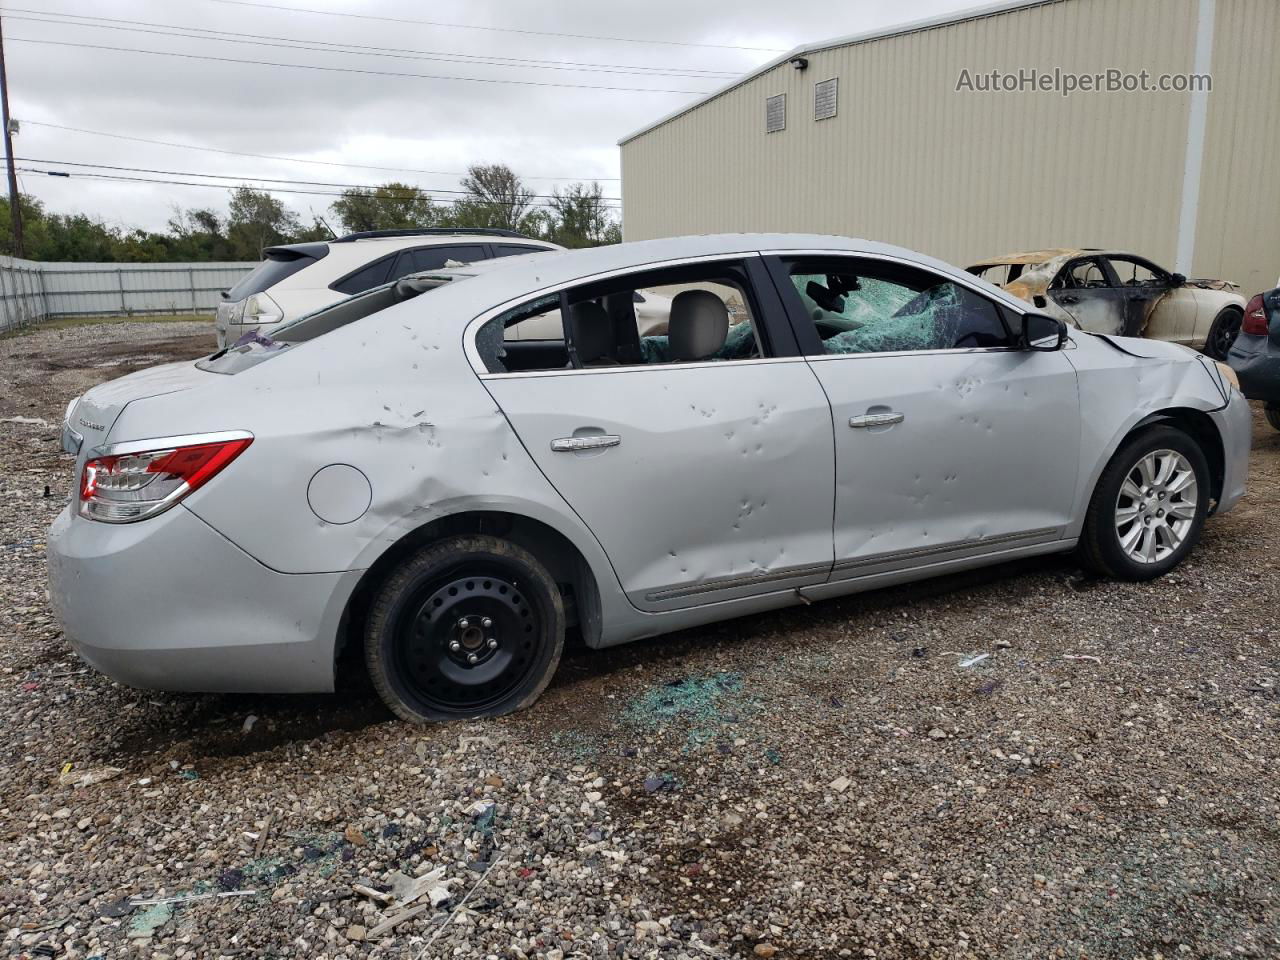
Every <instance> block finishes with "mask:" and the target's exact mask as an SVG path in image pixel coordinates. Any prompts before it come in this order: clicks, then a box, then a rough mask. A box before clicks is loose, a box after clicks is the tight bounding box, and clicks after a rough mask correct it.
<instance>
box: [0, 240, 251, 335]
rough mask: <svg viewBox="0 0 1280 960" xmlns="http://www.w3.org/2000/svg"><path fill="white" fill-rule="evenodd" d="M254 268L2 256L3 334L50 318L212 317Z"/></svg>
mask: <svg viewBox="0 0 1280 960" xmlns="http://www.w3.org/2000/svg"><path fill="white" fill-rule="evenodd" d="M255 266H257V264H254V263H225V262H223V263H38V262H37V261H34V260H18V259H16V258H14V257H0V332H4V331H6V330H16V329H18V328H19V327H25V326H26V325H28V324H31V323H38V322H40V321H41V320H48V319H49V318H51V317H77V316H95V315H102V316H122V315H123V316H132V315H134V314H148V313H212V312H213V310H214V308H215V307H216V306H217V304H218V301H219V299H220V296H219V295H220V294H221V292H222V291H223V290H226V289H227V288H228V287H231V286H234V284H235V283H236V281H237V280H239V279H240V278H241V277H242V276H244V275H245V274H246V273H247V272H248V271H250V270H252V269H253V268H254V267H255Z"/></svg>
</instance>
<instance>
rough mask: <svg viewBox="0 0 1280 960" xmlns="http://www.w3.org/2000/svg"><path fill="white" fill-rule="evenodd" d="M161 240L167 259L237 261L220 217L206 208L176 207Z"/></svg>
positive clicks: (214, 211)
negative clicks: (166, 231) (185, 208)
mask: <svg viewBox="0 0 1280 960" xmlns="http://www.w3.org/2000/svg"><path fill="white" fill-rule="evenodd" d="M163 239H164V241H165V242H166V245H167V247H168V251H169V259H172V260H175V261H182V260H196V261H201V260H234V259H236V257H235V256H234V254H233V252H232V249H231V242H230V241H229V240H228V239H227V235H226V228H225V227H224V225H223V222H222V217H221V216H219V215H218V212H217V211H216V210H210V209H209V208H207V207H205V208H198V209H195V210H183V209H181V208H180V207H175V208H174V211H173V215H172V216H170V217H169V223H168V233H167V234H164V235H163Z"/></svg>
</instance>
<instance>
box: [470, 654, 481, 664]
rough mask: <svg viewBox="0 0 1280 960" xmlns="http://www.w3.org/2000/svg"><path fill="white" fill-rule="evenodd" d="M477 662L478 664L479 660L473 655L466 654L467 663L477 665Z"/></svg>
mask: <svg viewBox="0 0 1280 960" xmlns="http://www.w3.org/2000/svg"><path fill="white" fill-rule="evenodd" d="M479 662H480V658H479V657H477V656H476V655H475V654H474V653H469V654H467V663H479Z"/></svg>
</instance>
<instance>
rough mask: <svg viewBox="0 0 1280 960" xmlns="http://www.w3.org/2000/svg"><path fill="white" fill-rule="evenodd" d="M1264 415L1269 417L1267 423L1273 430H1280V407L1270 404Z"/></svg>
mask: <svg viewBox="0 0 1280 960" xmlns="http://www.w3.org/2000/svg"><path fill="white" fill-rule="evenodd" d="M1264 413H1265V414H1266V417H1267V423H1269V424H1271V429H1273V430H1280V406H1277V405H1275V404H1270V403H1268V404H1267V406H1266V408H1265V409H1264Z"/></svg>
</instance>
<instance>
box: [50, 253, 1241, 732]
mask: <svg viewBox="0 0 1280 960" xmlns="http://www.w3.org/2000/svg"><path fill="white" fill-rule="evenodd" d="M654 289H664V290H671V291H673V296H672V299H671V304H670V314H669V318H668V323H667V330H666V333H664V334H660V335H643V334H642V333H641V330H640V327H639V325H638V321H637V317H636V309H635V308H636V300H635V296H634V294H635V292H636V291H638V290H654ZM731 307H732V309H731ZM552 311H556V312H558V315H559V316H560V317H562V318H564V326H563V336H562V337H561V338H560V339H558V340H557V339H532V340H525V339H510V338H508V337H507V335H506V334H507V331H508V330H509V328H511V327H512V326H515V325H517V324H521V323H527V322H528V321H530V320H536V319H537V318H539V317H543V316H545V315H546V314H548V313H549V312H552ZM1249 438H1250V417H1249V409H1248V404H1247V403H1246V401H1245V400H1244V398H1243V397H1242V396H1241V395H1240V393H1239V391H1238V390H1237V389H1236V386H1235V383H1234V378H1233V375H1232V374H1231V372H1230V370H1229V369H1228V368H1225V367H1223V366H1221V365H1219V364H1216V363H1214V362H1213V361H1212V360H1209V359H1207V358H1205V357H1202V356H1200V355H1197V354H1194V353H1192V352H1191V351H1188V350H1186V349H1184V348H1182V347H1178V346H1175V345H1173V344H1167V343H1160V342H1156V341H1150V340H1134V339H1126V338H1114V337H1105V336H1094V335H1090V334H1086V333H1082V332H1080V331H1078V330H1069V329H1068V328H1067V327H1066V325H1065V324H1063V323H1062V322H1061V321H1059V320H1057V319H1054V318H1052V317H1048V316H1046V315H1044V314H1043V313H1041V312H1039V311H1036V310H1035V309H1033V308H1032V306H1031V305H1030V304H1029V303H1026V302H1024V301H1022V300H1019V299H1017V298H1015V297H1013V296H1010V295H1009V294H1007V293H1004V292H1002V291H1000V290H998V289H996V288H994V287H992V286H991V285H990V284H987V283H984V282H982V281H981V280H979V279H977V278H975V277H973V276H971V275H970V274H968V273H966V272H964V271H963V270H959V269H957V268H955V267H952V266H949V265H947V264H944V263H940V262H938V261H936V260H933V259H930V258H928V257H925V256H922V255H920V254H916V253H912V252H910V251H908V250H902V249H899V248H896V247H890V246H885V245H882V244H877V243H870V242H866V241H859V240H844V239H840V238H833V237H819V236H792V235H732V236H712V237H689V238H679V239H668V240H655V241H648V242H644V243H630V244H621V245H616V246H610V247H602V248H597V249H590V250H578V251H570V252H552V253H542V254H538V255H537V256H533V257H526V258H511V259H508V260H503V261H493V262H491V263H488V264H485V265H480V266H472V267H468V268H466V269H465V271H454V272H451V271H448V270H445V271H441V272H440V273H439V274H436V275H430V276H420V277H412V278H406V279H405V280H402V281H400V282H398V283H396V284H393V285H389V286H385V287H381V288H379V289H377V290H375V291H372V292H370V293H368V294H365V295H362V296H358V297H355V298H352V299H350V300H347V301H344V302H342V303H340V304H338V305H336V306H334V307H331V308H329V309H327V310H323V311H320V312H318V313H315V314H313V315H311V316H310V317H307V318H304V319H302V320H299V321H296V322H295V323H293V324H291V325H288V326H285V327H282V328H280V329H279V330H278V331H276V335H275V336H273V337H270V338H268V337H255V338H251V339H249V340H247V341H246V342H245V343H243V344H241V345H239V346H236V347H234V348H232V349H229V350H223V351H219V352H218V353H216V354H213V355H212V356H210V357H207V358H204V359H202V360H199V361H196V362H193V363H178V364H170V365H168V366H163V367H158V368H155V369H152V370H147V371H142V372H139V373H137V374H134V375H132V376H129V377H125V378H123V379H121V380H117V381H115V382H112V383H107V384H103V385H101V386H99V387H95V388H94V389H92V390H90V391H89V392H88V393H86V394H85V395H84V396H82V397H80V398H79V399H78V400H76V401H73V402H72V404H71V406H70V408H69V409H68V412H67V423H66V428H65V432H64V442H65V445H66V446H67V448H68V449H69V450H72V451H74V452H75V453H76V455H77V456H76V471H77V480H76V485H75V491H74V495H73V498H72V499H73V502H72V503H71V504H70V505H69V506H68V507H67V509H66V510H65V511H63V513H62V514H61V515H60V516H59V517H58V519H57V520H56V521H55V523H54V524H53V527H52V529H51V530H50V532H49V539H48V544H49V560H50V563H49V570H50V592H51V596H52V598H53V603H54V606H55V609H56V610H57V612H58V614H59V616H60V617H61V619H62V621H63V623H64V624H65V626H66V633H67V636H68V637H69V639H70V641H71V643H72V645H73V646H74V647H75V649H76V650H77V651H79V653H80V654H81V655H82V656H83V657H84V658H85V659H86V660H87V661H88V662H89V663H91V664H92V665H94V666H95V667H97V668H98V669H100V670H101V671H103V672H104V673H106V674H109V675H110V676H112V677H115V678H117V679H118V680H120V681H122V682H124V683H128V684H133V685H136V686H140V687H157V688H164V689H173V690H202V691H281V692H287V691H315V690H330V689H332V688H333V686H334V682H335V677H336V676H337V675H338V674H339V673H340V672H341V671H344V670H362V671H367V672H368V675H369V676H370V677H371V678H372V680H373V683H374V685H375V686H376V687H377V689H378V690H379V692H380V693H381V695H382V696H383V698H384V699H385V700H386V702H387V704H388V705H389V706H390V707H391V709H392V710H394V711H395V712H396V713H398V714H399V715H400V716H401V717H404V718H406V719H408V720H412V721H418V722H422V721H431V720H441V719H447V718H451V717H468V716H478V715H493V714H500V713H504V712H507V711H510V710H514V709H516V708H519V707H522V706H525V705H527V704H529V703H531V702H532V701H533V700H534V699H535V698H536V697H537V696H538V695H539V693H540V692H541V691H542V690H543V689H544V688H545V687H546V685H547V683H548V682H549V680H550V678H551V676H552V674H553V672H554V671H555V669H556V664H557V662H558V660H559V658H560V653H561V650H562V648H563V644H564V638H565V633H566V630H568V629H574V630H576V631H578V632H579V633H580V634H581V636H582V637H583V638H584V640H585V642H586V643H587V644H588V645H589V646H591V647H605V646H609V645H612V644H619V643H625V642H627V641H629V640H635V639H638V638H641V637H650V636H654V635H656V634H662V633H666V632H669V631H672V630H678V629H682V628H685V627H692V626H696V625H698V624H705V623H710V622H713V621H718V620H724V619H726V618H729V617H738V616H743V615H747V614H756V613H759V612H761V611H765V610H772V609H775V608H779V607H786V606H788V605H791V604H797V603H808V602H811V601H818V600H822V599H824V598H827V597H834V596H839V595H842V594H848V593H852V592H854V591H859V590H868V589H872V588H875V587H880V586H885V585H888V584H894V583H901V582H903V581H907V580H913V579H917V578H921V577H930V576H936V575H938V574H944V573H951V572H954V571H958V570H964V569H966V568H971V567H977V566H981V565H984V564H992V563H1000V562H1005V561H1010V560H1016V559H1019V558H1025V557H1031V556H1035V555H1040V554H1050V553H1059V552H1065V551H1071V550H1076V551H1077V552H1078V554H1079V556H1080V558H1081V559H1082V561H1083V562H1085V563H1086V564H1088V565H1089V566H1090V567H1092V568H1094V569H1096V570H1098V571H1100V572H1102V573H1105V574H1108V575H1111V576H1115V577H1121V578H1127V579H1149V578H1152V577H1157V576H1159V575H1161V574H1163V573H1164V572H1166V571H1168V570H1169V569H1171V568H1172V567H1173V566H1175V565H1176V564H1178V563H1179V562H1180V561H1181V560H1183V558H1184V557H1186V556H1187V553H1188V551H1190V550H1191V549H1192V547H1193V546H1194V544H1195V543H1196V541H1197V538H1198V537H1199V535H1200V531H1201V528H1202V525H1203V524H1204V522H1205V519H1206V517H1208V516H1210V515H1212V514H1213V513H1215V512H1221V511H1224V510H1228V509H1230V508H1231V507H1232V505H1233V504H1235V503H1236V501H1237V500H1238V499H1239V498H1240V496H1241V495H1242V493H1243V491H1244V482H1245V472H1246V461H1247V457H1248V451H1249ZM348 654H350V655H348Z"/></svg>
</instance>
